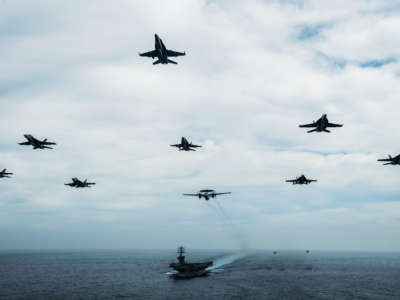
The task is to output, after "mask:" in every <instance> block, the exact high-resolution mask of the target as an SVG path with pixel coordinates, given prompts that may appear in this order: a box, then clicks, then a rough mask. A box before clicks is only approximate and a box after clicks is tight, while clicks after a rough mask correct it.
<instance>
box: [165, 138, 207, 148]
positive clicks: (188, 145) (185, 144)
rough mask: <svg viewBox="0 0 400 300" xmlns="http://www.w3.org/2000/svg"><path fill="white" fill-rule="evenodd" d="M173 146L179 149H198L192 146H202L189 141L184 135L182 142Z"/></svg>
mask: <svg viewBox="0 0 400 300" xmlns="http://www.w3.org/2000/svg"><path fill="white" fill-rule="evenodd" d="M171 147H177V148H178V149H179V151H196V150H194V149H192V148H199V147H201V146H199V145H194V144H192V143H191V142H190V143H189V142H188V140H187V139H186V138H184V137H182V139H181V143H180V144H175V145H171Z"/></svg>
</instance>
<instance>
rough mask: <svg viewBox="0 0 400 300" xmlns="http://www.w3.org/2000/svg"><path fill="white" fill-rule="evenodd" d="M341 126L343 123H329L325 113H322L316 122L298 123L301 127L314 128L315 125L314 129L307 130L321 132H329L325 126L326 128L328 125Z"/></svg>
mask: <svg viewBox="0 0 400 300" xmlns="http://www.w3.org/2000/svg"><path fill="white" fill-rule="evenodd" d="M342 126H343V125H340V124H333V123H329V120H328V118H327V117H326V114H324V115H322V117H321V118H319V119H318V121H317V122H315V121H314V122H313V123H312V124H306V125H299V127H301V128H303V127H311V128H314V127H315V129H312V130H309V131H307V132H308V133H310V132H314V131H317V132H322V131H325V132H330V131H329V130H327V129H326V128H328V127H342Z"/></svg>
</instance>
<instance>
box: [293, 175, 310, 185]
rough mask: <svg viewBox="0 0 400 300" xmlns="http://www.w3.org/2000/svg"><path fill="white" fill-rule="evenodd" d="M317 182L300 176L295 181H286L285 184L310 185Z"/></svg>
mask: <svg viewBox="0 0 400 300" xmlns="http://www.w3.org/2000/svg"><path fill="white" fill-rule="evenodd" d="M315 181H317V180H314V179H307V178H306V176H304V175H301V176H300V177H298V178H296V179H291V180H286V182H291V183H293V184H310V183H311V182H315Z"/></svg>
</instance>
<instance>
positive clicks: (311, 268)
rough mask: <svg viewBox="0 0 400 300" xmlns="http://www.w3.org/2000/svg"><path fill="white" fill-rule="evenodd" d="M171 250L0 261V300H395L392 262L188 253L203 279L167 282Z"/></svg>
mask: <svg viewBox="0 0 400 300" xmlns="http://www.w3.org/2000/svg"><path fill="white" fill-rule="evenodd" d="M175 257H176V253H175V250H164V251H160V250H158V251H154V250H151V251H68V252H67V251H65V252H63V251H52V252H50V251H46V252H38V251H37V252H1V253H0V299H374V300H375V299H400V254H396V253H356V252H348V253H346V252H313V251H312V252H311V253H310V254H306V253H305V252H304V251H293V252H285V251H278V254H277V255H273V254H272V252H271V251H258V252H248V253H235V252H229V251H194V250H190V251H188V253H187V259H188V260H189V261H193V262H196V261H203V260H209V259H212V260H213V261H214V262H215V265H216V267H215V268H214V269H213V270H212V271H211V273H210V275H209V276H206V277H201V278H193V279H186V280H182V279H181V280H178V279H173V278H172V277H171V276H170V275H169V274H170V271H171V270H170V268H169V267H168V264H169V263H170V262H172V261H174V260H175Z"/></svg>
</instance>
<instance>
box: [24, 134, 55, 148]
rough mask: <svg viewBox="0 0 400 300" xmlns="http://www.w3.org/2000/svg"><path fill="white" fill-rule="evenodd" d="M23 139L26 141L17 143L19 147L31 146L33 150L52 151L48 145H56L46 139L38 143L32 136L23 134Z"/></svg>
mask: <svg viewBox="0 0 400 300" xmlns="http://www.w3.org/2000/svg"><path fill="white" fill-rule="evenodd" d="M24 137H25V138H26V139H27V140H28V141H27V142H24V143H19V144H20V145H23V146H28V145H31V146H33V149H45V148H46V149H53V148H51V147H48V145H56V143H50V142H48V141H47V139H44V140H43V141H39V140H38V139H35V138H34V137H33V136H32V135H30V134H24Z"/></svg>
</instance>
